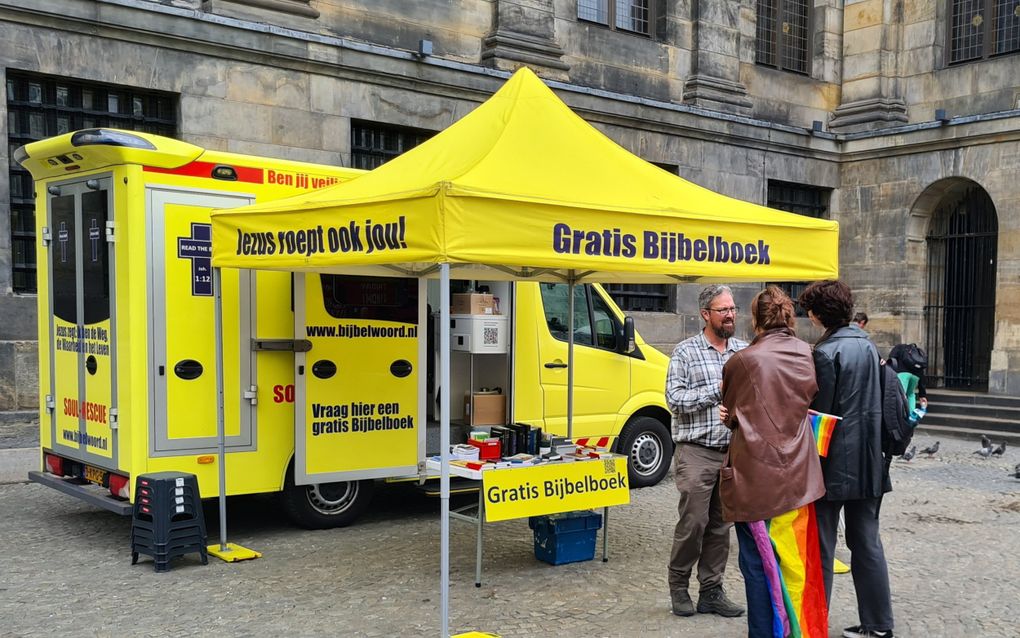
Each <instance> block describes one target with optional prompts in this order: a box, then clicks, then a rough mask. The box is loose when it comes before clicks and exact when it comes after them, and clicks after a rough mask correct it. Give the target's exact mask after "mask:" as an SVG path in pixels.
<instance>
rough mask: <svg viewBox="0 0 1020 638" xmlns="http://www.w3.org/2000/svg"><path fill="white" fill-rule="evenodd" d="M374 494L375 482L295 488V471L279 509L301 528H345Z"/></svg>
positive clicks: (343, 482)
mask: <svg viewBox="0 0 1020 638" xmlns="http://www.w3.org/2000/svg"><path fill="white" fill-rule="evenodd" d="M374 493H375V481H373V480H365V481H339V482H336V483H321V484H318V485H295V484H294V474H293V472H288V473H287V482H286V484H285V485H284V487H283V491H282V492H280V506H281V508H282V509H283V511H284V513H285V514H286V515H287V518H289V519H290V520H291V522H293V523H294V524H295V525H297V526H298V527H303V528H305V529H331V528H334V527H346V526H348V525H350V524H351V523H353V522H354V521H355V520H357V519H358V517H359V516H361V514H362V513H363V512H364V511H365V509H366V508H367V507H368V504H369V503H370V502H371V501H372V495H373V494H374Z"/></svg>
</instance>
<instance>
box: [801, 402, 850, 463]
mask: <svg viewBox="0 0 1020 638" xmlns="http://www.w3.org/2000/svg"><path fill="white" fill-rule="evenodd" d="M808 420H809V421H810V422H811V433H812V434H814V435H815V445H817V446H818V456H829V443H831V442H832V432H833V431H834V430H835V429H836V423H838V422H839V421H842V420H843V417H841V416H833V415H831V414H826V413H824V412H817V411H815V410H808Z"/></svg>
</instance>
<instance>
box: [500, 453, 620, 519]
mask: <svg viewBox="0 0 1020 638" xmlns="http://www.w3.org/2000/svg"><path fill="white" fill-rule="evenodd" d="M482 489H483V491H484V496H485V520H486V521H489V522H490V523H491V522H493V521H505V520H509V519H512V518H523V517H525V516H541V515H543V514H557V513H559V512H573V511H576V510H584V509H592V508H598V507H608V506H610V505H625V504H627V503H629V502H630V489H629V486H628V484H627V459H626V457H623V456H613V457H609V458H603V459H593V460H591V461H574V462H572V463H547V464H542V465H529V466H524V467H519V468H508V469H500V470H489V471H487V472H483V473H482Z"/></svg>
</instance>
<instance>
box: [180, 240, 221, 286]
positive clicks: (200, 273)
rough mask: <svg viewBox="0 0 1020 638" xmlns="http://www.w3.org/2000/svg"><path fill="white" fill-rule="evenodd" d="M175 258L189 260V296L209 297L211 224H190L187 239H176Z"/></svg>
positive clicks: (210, 284) (210, 281) (210, 282)
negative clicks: (189, 232) (189, 233)
mask: <svg viewBox="0 0 1020 638" xmlns="http://www.w3.org/2000/svg"><path fill="white" fill-rule="evenodd" d="M177 257H178V258H179V259H190V260H191V294H192V295H193V296H196V297H211V296H212V294H213V291H212V224H196V223H192V224H191V235H190V236H189V237H178V238H177Z"/></svg>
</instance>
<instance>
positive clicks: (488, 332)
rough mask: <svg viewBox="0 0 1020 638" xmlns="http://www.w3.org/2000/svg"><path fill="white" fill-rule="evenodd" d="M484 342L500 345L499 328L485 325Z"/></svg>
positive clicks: (490, 344)
mask: <svg viewBox="0 0 1020 638" xmlns="http://www.w3.org/2000/svg"><path fill="white" fill-rule="evenodd" d="M482 344H483V345H486V346H495V345H499V329H497V328H485V327H483V328H482Z"/></svg>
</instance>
